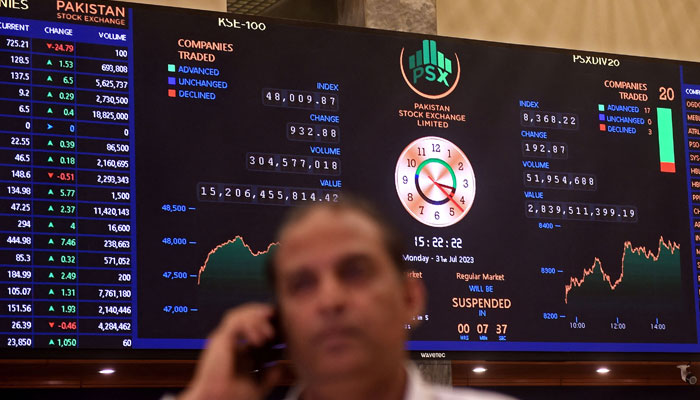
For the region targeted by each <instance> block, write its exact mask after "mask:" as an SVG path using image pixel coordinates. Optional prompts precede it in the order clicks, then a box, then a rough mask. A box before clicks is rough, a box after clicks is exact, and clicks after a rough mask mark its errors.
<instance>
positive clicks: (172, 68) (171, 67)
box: [168, 64, 175, 72]
mask: <svg viewBox="0 0 700 400" xmlns="http://www.w3.org/2000/svg"><path fill="white" fill-rule="evenodd" d="M168 72H175V64H168Z"/></svg>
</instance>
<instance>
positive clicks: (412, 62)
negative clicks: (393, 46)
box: [408, 56, 416, 69]
mask: <svg viewBox="0 0 700 400" xmlns="http://www.w3.org/2000/svg"><path fill="white" fill-rule="evenodd" d="M415 67H416V56H410V57H408V68H410V69H413V68H415Z"/></svg>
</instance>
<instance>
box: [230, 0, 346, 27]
mask: <svg viewBox="0 0 700 400" xmlns="http://www.w3.org/2000/svg"><path fill="white" fill-rule="evenodd" d="M226 7H227V10H228V12H230V13H236V14H248V15H262V16H266V17H276V18H287V19H294V20H303V21H315V22H325V23H331V24H336V23H338V5H337V1H332V0H227V1H226Z"/></svg>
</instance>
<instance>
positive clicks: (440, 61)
mask: <svg viewBox="0 0 700 400" xmlns="http://www.w3.org/2000/svg"><path fill="white" fill-rule="evenodd" d="M437 65H438V67H440V68H441V69H445V55H444V54H442V52H440V51H438V64H437Z"/></svg>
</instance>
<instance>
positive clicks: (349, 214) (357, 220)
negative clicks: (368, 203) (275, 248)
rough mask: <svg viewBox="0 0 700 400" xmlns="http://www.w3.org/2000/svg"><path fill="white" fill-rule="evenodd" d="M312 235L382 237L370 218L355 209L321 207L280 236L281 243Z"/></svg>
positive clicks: (300, 219) (290, 225)
mask: <svg viewBox="0 0 700 400" xmlns="http://www.w3.org/2000/svg"><path fill="white" fill-rule="evenodd" d="M312 235H334V236H341V237H342V236H355V235H373V236H374V235H381V233H380V229H379V226H378V224H377V222H376V221H374V220H373V219H372V218H370V217H369V216H367V215H365V214H364V213H362V212H360V211H357V210H353V209H332V208H330V207H319V208H316V209H313V210H310V211H308V213H307V214H305V215H303V216H301V217H300V218H299V219H297V220H295V221H293V222H291V223H290V224H289V225H288V226H287V227H286V228H284V230H283V231H282V232H281V235H280V242H282V243H283V244H284V243H285V242H288V241H295V240H297V239H303V238H304V237H305V236H312Z"/></svg>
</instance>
